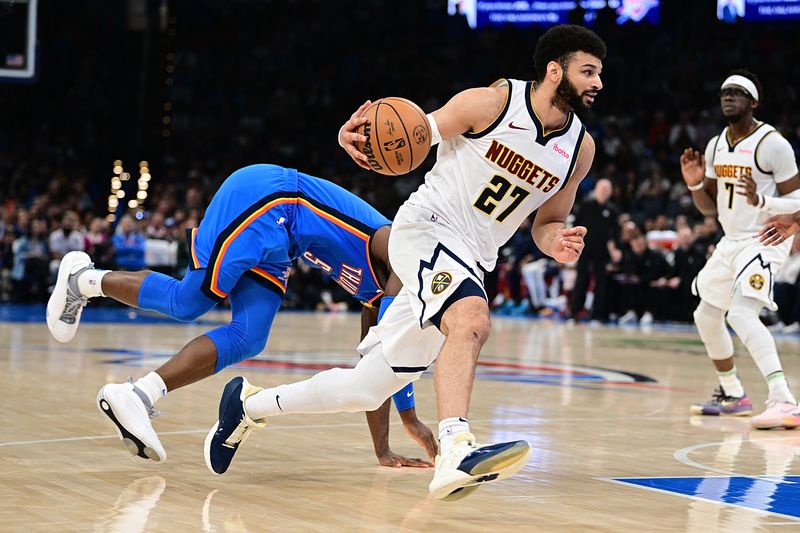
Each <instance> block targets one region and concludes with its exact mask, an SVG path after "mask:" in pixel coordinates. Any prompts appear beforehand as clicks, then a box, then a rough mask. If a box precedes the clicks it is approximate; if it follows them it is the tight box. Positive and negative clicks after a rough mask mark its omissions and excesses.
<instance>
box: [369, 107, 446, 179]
mask: <svg viewBox="0 0 800 533" xmlns="http://www.w3.org/2000/svg"><path fill="white" fill-rule="evenodd" d="M361 116H362V117H367V122H365V123H364V124H363V125H361V126H359V127H358V129H356V133H360V134H361V135H364V136H365V137H366V138H367V141H366V142H365V143H363V144H362V143H359V142H356V143H355V144H356V148H358V149H359V150H360V151H361V153H363V154H364V155H365V156H367V159H368V160H369V166H370V167H372V170H374V171H375V172H377V173H379V174H383V175H386V176H399V175H401V174H406V173H408V172H411V171H412V170H414V169H415V168H417V167H418V166H419V165H420V164H421V163H422V162H423V161H424V160H425V158H426V157H427V155H428V152H429V151H430V149H431V127H430V124H428V119H427V118H426V117H425V113H424V112H423V111H422V109H420V108H419V107H418V106H417V104H415V103H414V102H412V101H410V100H406V99H405V98H396V97H389V98H381V99H380V100H377V101H375V102H373V103H372V105H370V106H369V107H368V108H366V109H365V110H364V112H363V113H362V114H361Z"/></svg>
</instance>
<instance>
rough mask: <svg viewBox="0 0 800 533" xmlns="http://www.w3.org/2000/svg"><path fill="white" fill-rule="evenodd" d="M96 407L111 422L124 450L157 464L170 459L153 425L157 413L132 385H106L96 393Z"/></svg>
mask: <svg viewBox="0 0 800 533" xmlns="http://www.w3.org/2000/svg"><path fill="white" fill-rule="evenodd" d="M97 408H98V409H99V410H100V412H101V413H103V414H104V415H106V416H107V417H108V418H110V419H111V421H112V422H113V423H114V426H115V427H116V428H117V434H119V438H120V439H121V440H122V443H123V444H124V445H125V448H127V449H128V451H129V452H131V453H132V454H133V455H137V456H139V457H141V458H143V459H152V460H153V461H156V462H164V461H166V460H167V452H166V450H164V447H163V446H162V445H161V441H160V440H159V439H158V435H157V434H156V431H155V430H154V429H153V425H152V424H151V423H150V417H151V416H154V415H155V411H154V410H153V409H152V407H148V406H147V405H146V404H145V400H144V399H143V398H142V396H140V395H139V394H138V393H137V391H136V389H135V388H134V386H133V383H109V384H108V385H104V386H103V388H101V389H100V392H98V393H97Z"/></svg>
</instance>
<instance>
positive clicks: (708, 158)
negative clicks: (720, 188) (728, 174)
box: [704, 135, 719, 179]
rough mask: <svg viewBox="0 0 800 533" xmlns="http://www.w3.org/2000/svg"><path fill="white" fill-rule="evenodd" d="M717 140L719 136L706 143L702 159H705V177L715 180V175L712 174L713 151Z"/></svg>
mask: <svg viewBox="0 0 800 533" xmlns="http://www.w3.org/2000/svg"><path fill="white" fill-rule="evenodd" d="M718 140H719V135H716V136H714V137H712V138H711V140H710V141H708V144H707V145H706V153H705V155H704V157H705V158H706V177H707V178H710V179H717V175H716V173H715V172H714V149H715V148H716V146H717V141H718Z"/></svg>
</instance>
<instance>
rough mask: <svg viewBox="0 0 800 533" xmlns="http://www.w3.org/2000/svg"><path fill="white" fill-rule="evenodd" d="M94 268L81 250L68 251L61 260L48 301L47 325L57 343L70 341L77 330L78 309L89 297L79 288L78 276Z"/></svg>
mask: <svg viewBox="0 0 800 533" xmlns="http://www.w3.org/2000/svg"><path fill="white" fill-rule="evenodd" d="M90 268H94V265H93V264H92V260H91V259H90V258H89V256H88V255H86V254H85V253H83V252H70V253H68V254H67V255H65V256H64V258H63V259H61V265H60V266H59V267H58V277H57V278H56V286H55V288H54V289H53V294H51V295H50V299H49V300H48V301H47V327H48V328H49V329H50V333H52V335H53V337H55V339H56V340H57V341H58V342H69V341H71V340H72V337H74V336H75V332H77V331H78V323H79V322H80V320H81V312H82V311H83V308H84V306H86V304H87V303H88V302H89V299H88V298H86V297H85V296H83V295H81V293H80V291H79V290H78V276H79V275H80V274H81V273H82V272H83V271H84V270H89V269H90Z"/></svg>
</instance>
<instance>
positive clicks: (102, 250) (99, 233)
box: [86, 217, 116, 270]
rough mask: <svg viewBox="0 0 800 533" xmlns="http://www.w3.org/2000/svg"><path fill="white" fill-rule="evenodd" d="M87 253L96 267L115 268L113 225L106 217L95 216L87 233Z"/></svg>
mask: <svg viewBox="0 0 800 533" xmlns="http://www.w3.org/2000/svg"><path fill="white" fill-rule="evenodd" d="M86 253H87V254H89V257H91V258H92V261H93V262H94V266H95V268H99V269H103V270H115V269H116V263H115V260H114V259H115V255H116V254H115V252H114V246H113V245H112V244H111V225H110V224H109V223H108V221H107V220H106V219H104V218H100V217H95V218H93V219H92V221H91V222H90V223H89V231H88V232H87V233H86Z"/></svg>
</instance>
